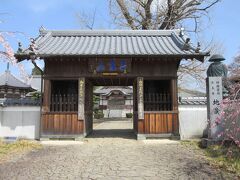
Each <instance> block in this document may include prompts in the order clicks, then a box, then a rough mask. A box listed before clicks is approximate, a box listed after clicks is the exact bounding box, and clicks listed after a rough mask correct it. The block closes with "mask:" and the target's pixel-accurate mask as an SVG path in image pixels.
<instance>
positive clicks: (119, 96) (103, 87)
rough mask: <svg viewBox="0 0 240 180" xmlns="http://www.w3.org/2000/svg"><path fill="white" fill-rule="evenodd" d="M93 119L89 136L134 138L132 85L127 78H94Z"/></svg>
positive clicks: (92, 81)
mask: <svg viewBox="0 0 240 180" xmlns="http://www.w3.org/2000/svg"><path fill="white" fill-rule="evenodd" d="M91 83H92V85H93V88H92V89H93V93H92V101H93V105H92V106H93V107H92V112H93V120H92V133H90V135H89V136H88V137H89V138H92V137H94V138H103V137H105V138H106V137H111V138H112V137H120V138H128V139H129V138H130V139H134V138H135V136H134V128H133V127H134V126H133V124H134V123H133V122H134V119H133V117H134V98H133V97H134V93H133V92H134V91H133V89H134V87H133V81H130V80H129V79H127V78H125V80H124V79H115V78H111V79H107V78H105V79H94V80H91Z"/></svg>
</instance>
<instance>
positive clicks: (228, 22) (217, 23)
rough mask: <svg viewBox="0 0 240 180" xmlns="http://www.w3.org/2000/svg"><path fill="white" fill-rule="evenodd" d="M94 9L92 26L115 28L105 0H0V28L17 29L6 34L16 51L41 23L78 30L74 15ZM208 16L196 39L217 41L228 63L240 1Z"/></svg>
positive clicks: (235, 43) (239, 47)
mask: <svg viewBox="0 0 240 180" xmlns="http://www.w3.org/2000/svg"><path fill="white" fill-rule="evenodd" d="M94 11H96V19H95V24H94V28H96V29H114V28H116V27H115V26H114V24H113V23H112V21H111V17H110V14H109V9H108V0H21V1H19V0H0V31H13V32H17V33H15V35H12V36H11V35H10V36H9V37H8V40H9V42H10V44H11V46H12V47H13V48H14V50H16V49H17V43H18V41H21V42H22V43H23V46H24V47H25V48H26V47H28V45H29V39H30V38H31V37H34V38H35V37H37V36H38V34H39V28H40V27H41V26H43V27H44V28H46V29H49V30H53V29H55V30H66V29H80V28H82V26H81V25H80V23H79V20H78V18H77V14H78V13H85V14H89V13H90V14H92V13H93V12H94ZM209 17H210V21H208V23H205V24H207V25H204V26H203V27H204V30H203V31H202V32H201V33H200V35H198V36H196V37H195V38H196V40H197V41H198V40H200V41H205V42H208V43H209V42H212V41H214V42H216V43H217V44H220V45H221V48H220V49H221V51H220V52H222V53H223V55H224V56H225V58H226V60H227V61H226V63H227V64H229V63H230V62H231V61H232V60H233V58H234V56H236V55H237V54H238V53H239V51H240V32H239V29H240V1H239V0H222V2H221V3H219V4H217V5H216V6H215V7H213V8H212V9H211V11H210V15H209ZM18 32H19V33H18ZM208 43H206V44H208ZM0 48H1V47H0ZM222 49H223V50H222ZM22 64H23V65H24V68H25V71H26V72H27V73H29V74H30V73H31V69H32V68H33V65H32V64H31V63H30V62H28V61H25V62H23V63H22ZM6 67H7V65H6V62H3V61H2V60H0V74H2V73H3V72H4V71H5V70H6ZM10 70H11V72H12V73H13V74H15V75H16V76H18V77H20V74H19V70H18V68H16V67H13V66H11V67H10Z"/></svg>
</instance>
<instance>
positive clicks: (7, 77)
mask: <svg viewBox="0 0 240 180" xmlns="http://www.w3.org/2000/svg"><path fill="white" fill-rule="evenodd" d="M0 86H11V87H18V88H26V89H27V88H31V86H30V85H28V84H26V83H24V82H22V81H21V80H19V79H17V78H16V77H15V76H13V75H12V74H11V72H10V71H9V70H7V71H5V72H4V73H3V74H2V75H0Z"/></svg>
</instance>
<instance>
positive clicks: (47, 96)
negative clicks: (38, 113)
mask: <svg viewBox="0 0 240 180" xmlns="http://www.w3.org/2000/svg"><path fill="white" fill-rule="evenodd" d="M50 100H51V81H50V80H49V79H44V94H43V106H42V112H50Z"/></svg>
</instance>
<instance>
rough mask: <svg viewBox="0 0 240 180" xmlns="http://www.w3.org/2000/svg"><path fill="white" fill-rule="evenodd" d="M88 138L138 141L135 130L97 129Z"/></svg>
mask: <svg viewBox="0 0 240 180" xmlns="http://www.w3.org/2000/svg"><path fill="white" fill-rule="evenodd" d="M86 138H123V139H136V135H135V134H134V132H133V129H95V130H93V132H92V133H91V134H90V135H88V136H87V137H86Z"/></svg>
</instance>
